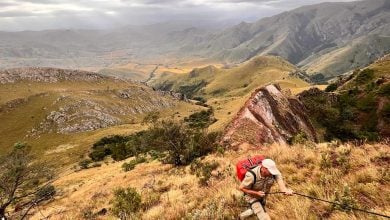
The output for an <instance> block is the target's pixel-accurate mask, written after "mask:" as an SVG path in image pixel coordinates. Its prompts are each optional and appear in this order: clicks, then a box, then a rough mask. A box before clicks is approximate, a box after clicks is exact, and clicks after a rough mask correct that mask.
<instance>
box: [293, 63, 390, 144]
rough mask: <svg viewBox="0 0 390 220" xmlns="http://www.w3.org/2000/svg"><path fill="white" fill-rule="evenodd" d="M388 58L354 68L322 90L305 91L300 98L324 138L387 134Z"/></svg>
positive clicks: (389, 119) (389, 132)
mask: <svg viewBox="0 0 390 220" xmlns="http://www.w3.org/2000/svg"><path fill="white" fill-rule="evenodd" d="M389 58H390V57H389V56H385V57H383V58H382V59H380V60H378V61H377V62H375V63H373V64H372V65H370V66H368V67H366V68H364V69H362V70H356V71H354V73H353V74H352V75H349V76H345V77H342V78H340V79H339V80H337V81H335V82H334V83H332V84H330V85H329V86H328V87H327V88H326V90H325V91H328V93H326V92H320V91H316V90H311V91H306V92H303V93H301V94H300V97H301V100H302V101H303V102H304V103H305V105H306V107H307V108H308V109H309V111H310V112H311V117H312V120H313V121H314V123H315V124H316V125H317V128H318V129H319V131H320V133H322V134H323V138H324V139H325V140H331V139H333V138H339V139H341V140H349V139H361V140H364V139H368V140H378V139H380V138H386V137H389V136H390V127H389V124H390V123H389V122H390V114H389V112H390V110H389V109H390V98H389V94H390V92H389V91H390V72H389V69H390V59H389Z"/></svg>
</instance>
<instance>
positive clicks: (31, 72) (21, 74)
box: [0, 67, 119, 84]
mask: <svg viewBox="0 0 390 220" xmlns="http://www.w3.org/2000/svg"><path fill="white" fill-rule="evenodd" d="M109 78H112V77H108V76H103V75H100V74H97V73H93V72H87V71H81V70H68V69H57V68H48V67H28V68H15V69H7V70H1V71H0V84H6V83H15V82H19V81H24V80H28V81H29V82H46V83H55V82H59V81H91V82H96V81H100V80H104V79H109ZM112 79H114V78H112ZM116 80H119V79H116Z"/></svg>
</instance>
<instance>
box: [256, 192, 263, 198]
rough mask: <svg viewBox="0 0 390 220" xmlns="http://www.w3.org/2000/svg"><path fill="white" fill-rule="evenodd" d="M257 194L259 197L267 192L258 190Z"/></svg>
mask: <svg viewBox="0 0 390 220" xmlns="http://www.w3.org/2000/svg"><path fill="white" fill-rule="evenodd" d="M256 195H257V196H258V197H263V196H265V193H264V192H263V191H256Z"/></svg>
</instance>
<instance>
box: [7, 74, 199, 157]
mask: <svg viewBox="0 0 390 220" xmlns="http://www.w3.org/2000/svg"><path fill="white" fill-rule="evenodd" d="M196 109H200V107H199V106H198V107H196V106H193V105H190V104H188V103H186V102H182V101H180V100H178V99H176V98H175V97H174V96H172V95H170V94H168V93H161V92H157V91H153V89H151V88H150V87H147V86H145V85H143V84H139V83H135V82H132V81H129V80H120V79H116V78H112V77H107V76H102V75H99V74H96V73H92V72H84V71H76V70H63V69H54V68H20V69H9V70H4V71H0V120H1V122H2V126H1V127H0V135H1V137H2V138H1V140H0V146H1V148H0V154H2V153H5V152H6V151H8V149H10V147H11V146H12V145H13V144H14V143H15V142H18V141H22V142H27V143H28V144H31V145H32V146H33V147H34V150H35V151H36V152H40V153H43V152H45V151H49V150H53V149H54V150H55V149H56V148H57V147H58V146H61V145H69V146H77V147H75V149H73V150H71V151H73V152H74V153H76V152H77V154H78V153H80V154H82V152H84V151H85V150H87V147H88V145H84V144H85V143H90V142H93V141H95V140H96V139H98V138H100V137H101V135H105V136H106V135H108V134H109V133H112V132H115V133H121V132H125V133H128V132H132V131H135V130H139V129H141V128H142V126H141V125H140V122H141V121H142V118H143V117H144V116H145V114H147V113H149V112H153V111H161V112H162V114H163V115H165V116H168V115H173V114H174V113H175V112H180V113H183V114H184V115H186V112H188V113H189V112H190V111H193V110H196ZM180 113H179V114H178V115H180ZM107 132H108V133H107ZM60 148H62V147H60ZM60 152H66V150H60ZM57 156H58V155H57ZM63 159H64V160H66V161H67V160H72V157H65V158H63ZM73 159H74V158H73Z"/></svg>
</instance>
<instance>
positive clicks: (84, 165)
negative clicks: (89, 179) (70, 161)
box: [79, 159, 92, 169]
mask: <svg viewBox="0 0 390 220" xmlns="http://www.w3.org/2000/svg"><path fill="white" fill-rule="evenodd" d="M90 163H92V161H91V160H88V159H86V160H82V161H80V162H79V166H80V168H81V169H88V168H89V164H90Z"/></svg>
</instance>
